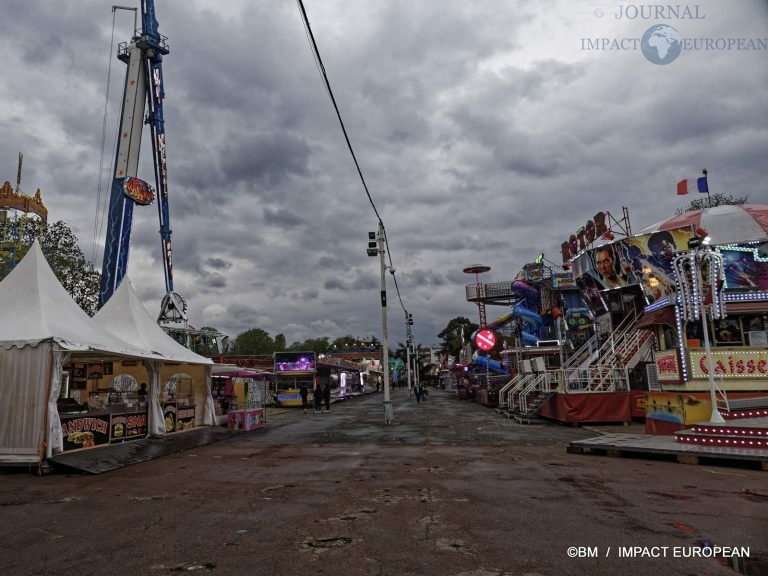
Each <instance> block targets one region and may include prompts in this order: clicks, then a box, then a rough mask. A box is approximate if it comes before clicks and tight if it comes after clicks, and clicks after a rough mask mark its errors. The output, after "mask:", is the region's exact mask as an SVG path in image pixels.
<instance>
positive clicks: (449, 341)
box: [437, 316, 479, 358]
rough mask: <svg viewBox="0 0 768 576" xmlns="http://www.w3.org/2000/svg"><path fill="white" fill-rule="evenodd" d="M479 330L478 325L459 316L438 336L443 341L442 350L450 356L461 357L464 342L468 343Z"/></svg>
mask: <svg viewBox="0 0 768 576" xmlns="http://www.w3.org/2000/svg"><path fill="white" fill-rule="evenodd" d="M478 328H479V325H478V324H475V323H474V322H471V321H470V320H469V319H468V318H465V317H464V316H457V317H456V318H454V319H452V320H451V321H450V322H448V325H447V326H446V327H445V328H443V330H441V331H440V333H439V334H438V335H437V337H438V338H440V339H441V340H442V344H441V346H442V349H443V350H445V351H446V352H447V353H448V354H451V355H452V356H455V357H456V358H458V357H459V351H460V350H461V344H462V341H468V340H469V337H470V335H471V334H472V333H473V332H474V331H475V330H477V329H478Z"/></svg>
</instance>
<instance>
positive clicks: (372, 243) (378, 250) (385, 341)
mask: <svg viewBox="0 0 768 576" xmlns="http://www.w3.org/2000/svg"><path fill="white" fill-rule="evenodd" d="M384 252H385V250H384V223H383V222H382V221H381V220H379V231H378V233H376V232H368V251H367V253H368V256H371V257H375V256H376V255H377V254H378V256H379V259H380V262H381V346H382V358H381V363H382V364H383V368H384V423H385V424H391V423H392V400H391V399H390V393H389V338H388V335H387V332H388V331H387V282H386V276H385V274H384V272H385V271H386V269H387V265H386V263H385V262H384ZM390 272H391V273H392V274H394V273H395V270H394V268H391V269H390Z"/></svg>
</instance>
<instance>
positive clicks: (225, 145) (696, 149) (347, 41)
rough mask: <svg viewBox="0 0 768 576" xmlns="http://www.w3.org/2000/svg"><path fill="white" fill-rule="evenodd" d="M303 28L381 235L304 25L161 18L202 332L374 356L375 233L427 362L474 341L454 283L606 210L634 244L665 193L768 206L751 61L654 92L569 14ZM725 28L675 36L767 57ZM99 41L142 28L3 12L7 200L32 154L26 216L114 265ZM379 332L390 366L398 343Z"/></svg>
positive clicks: (762, 121)
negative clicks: (260, 332) (355, 345)
mask: <svg viewBox="0 0 768 576" xmlns="http://www.w3.org/2000/svg"><path fill="white" fill-rule="evenodd" d="M305 6H306V9H307V12H308V14H309V18H310V21H311V23H312V27H313V32H314V34H315V36H316V39H317V41H318V44H319V47H320V51H321V54H322V56H323V60H324V64H325V67H326V70H327V72H328V74H329V78H330V82H331V86H332V88H333V90H334V94H335V97H336V100H337V104H338V105H339V108H340V110H341V113H342V116H343V118H344V121H345V125H346V127H347V130H348V135H349V137H350V141H351V142H352V145H353V148H354V150H355V152H356V154H357V158H358V161H359V163H360V167H361V170H362V172H363V174H364V176H365V179H366V183H367V185H368V188H369V192H370V194H371V197H372V199H373V202H374V204H375V206H376V209H377V211H378V212H377V213H374V210H373V207H372V206H371V203H370V201H369V199H368V197H367V195H366V193H365V190H364V188H363V186H362V183H361V181H360V178H359V174H358V172H357V167H356V166H355V165H354V162H353V161H352V159H351V157H350V154H349V151H348V149H347V145H346V142H345V140H344V136H343V134H342V132H341V129H340V127H339V125H338V120H337V118H336V115H335V111H334V109H333V106H332V104H331V102H330V100H329V98H328V94H327V93H326V92H325V89H324V87H323V84H322V81H321V79H320V74H319V72H318V70H317V68H316V66H315V62H314V59H313V57H312V54H311V52H310V49H309V47H308V44H307V39H306V36H305V32H304V30H303V27H302V25H301V21H300V18H299V15H298V11H297V9H296V6H295V5H294V4H293V3H274V2H266V1H263V0H261V1H257V0H247V1H242V2H237V1H232V2H213V1H212V0H190V1H189V2H166V1H164V0H156V10H157V17H158V21H159V25H160V32H161V33H163V34H165V35H167V36H168V38H169V42H170V48H171V52H170V54H169V55H168V56H166V57H165V58H164V69H163V72H164V79H165V82H166V100H165V103H164V108H165V128H166V137H167V154H168V173H169V197H170V226H171V229H172V230H173V235H172V240H173V248H174V282H175V286H174V287H175V289H176V291H178V292H179V293H181V294H182V295H184V296H185V297H187V298H188V300H189V303H190V319H191V324H192V325H193V326H215V327H217V328H219V329H221V330H223V331H225V332H226V333H229V334H231V335H233V336H235V335H237V334H238V333H240V332H243V331H245V330H247V329H250V328H253V327H260V328H262V329H264V330H267V331H268V332H269V333H270V334H272V335H275V334H277V333H281V332H282V333H285V334H286V337H287V339H288V341H289V342H292V341H296V340H301V339H306V338H310V337H319V336H330V337H338V336H341V335H345V334H353V335H355V336H360V337H364V336H371V335H376V336H377V337H380V332H381V326H380V323H381V316H380V314H381V310H380V301H379V290H380V263H379V262H380V261H379V259H378V258H369V257H368V256H367V255H366V252H365V250H366V244H367V241H368V238H367V235H368V231H371V230H376V229H377V227H378V219H379V217H381V219H382V220H383V221H384V224H385V226H386V232H387V239H388V246H387V254H386V263H387V265H389V261H390V259H391V261H392V264H393V266H394V267H395V269H396V278H397V281H398V287H399V289H400V291H401V295H402V298H403V305H404V306H405V307H406V308H407V309H409V310H411V311H413V312H414V314H415V321H416V322H415V326H414V328H415V332H416V340H417V341H418V342H421V343H423V344H433V343H435V342H436V340H437V339H436V334H437V333H438V332H439V331H440V330H442V329H443V328H444V327H445V325H446V324H447V323H448V321H449V320H450V319H451V318H453V317H455V316H465V317H468V318H470V319H472V320H473V321H476V320H477V307H476V306H475V305H474V304H472V303H469V302H467V301H466V294H465V286H466V285H469V284H472V283H473V282H474V277H473V276H472V275H468V274H464V273H463V272H462V270H463V268H464V267H465V266H467V265H469V264H473V263H478V262H479V263H483V264H487V265H489V266H491V271H490V272H488V273H486V274H484V275H482V279H483V281H486V282H500V281H508V280H511V279H512V278H514V277H515V275H516V273H517V272H518V270H519V269H520V268H521V267H522V266H523V265H524V264H525V263H526V262H529V261H530V260H531V259H532V258H534V257H535V256H536V255H537V254H539V253H541V252H543V253H545V254H546V257H547V258H548V259H550V260H555V261H557V259H558V256H559V245H560V243H561V242H562V241H563V240H564V239H565V238H567V236H568V235H569V234H570V233H572V232H573V231H575V230H576V229H578V228H579V227H580V226H582V225H583V223H584V222H585V221H586V220H587V219H588V218H591V217H592V216H593V215H594V214H595V213H596V212H598V211H600V210H604V211H610V212H611V213H612V214H613V215H614V216H616V217H617V218H620V217H621V216H622V210H623V208H624V207H626V208H627V210H628V212H629V214H630V215H631V219H632V224H633V226H634V227H635V228H637V227H641V226H643V225H645V224H648V223H650V222H653V221H657V220H660V219H661V218H664V217H667V216H669V215H671V214H673V213H674V211H675V210H676V209H677V208H679V207H681V206H683V205H685V204H687V202H685V201H684V200H681V199H680V198H679V197H676V195H675V193H674V184H675V182H677V181H678V180H679V179H681V178H685V177H690V176H692V175H695V174H696V173H697V172H698V170H700V169H701V168H702V167H704V166H707V167H708V168H709V169H710V183H711V186H712V187H718V189H719V190H722V191H724V192H725V193H728V194H734V195H736V196H744V195H747V194H749V195H750V200H751V201H752V202H763V203H768V193H767V192H766V189H765V187H764V186H762V185H761V184H760V182H763V181H765V161H764V151H765V150H766V149H768V100H766V98H765V97H764V94H765V93H766V89H767V88H768V68H766V67H765V53H764V52H763V53H751V54H750V53H746V52H737V51H732V52H722V53H712V52H710V53H706V52H698V53H696V52H687V53H684V54H682V55H681V56H680V58H679V59H678V60H677V61H675V62H674V63H672V64H670V65H668V66H656V65H653V64H650V63H649V62H647V61H646V60H645V59H644V57H643V56H642V55H641V54H640V52H639V51H635V52H612V53H609V52H596V51H592V52H589V51H583V50H581V38H584V37H594V36H599V37H604V36H614V35H615V36H619V37H623V36H625V35H633V34H635V33H637V32H640V33H642V31H644V30H645V29H646V28H647V26H645V27H643V26H639V25H638V23H634V24H633V23H628V22H620V23H617V22H608V21H607V19H602V20H599V21H598V20H597V19H596V18H594V17H593V16H592V17H587V16H584V17H581V16H580V15H579V10H581V7H580V6H577V5H576V4H574V3H572V2H568V1H558V2H552V3H547V4H546V5H545V4H543V3H533V2H523V1H514V0H511V1H509V2H503V3H500V2H475V3H469V2H458V1H449V0H445V1H441V2H434V1H423V2H416V3H414V2H410V1H405V0H402V1H401V0H384V1H371V2H365V3H354V2H347V3H339V2H335V1H323V2H319V1H317V0H311V1H308V2H307V1H305ZM724 6H725V5H724V4H721V3H716V2H712V1H711V0H707V1H706V2H704V4H702V10H704V11H705V12H706V14H707V18H706V20H704V21H700V22H696V21H689V22H680V23H677V24H678V26H679V28H678V29H679V30H680V32H681V34H684V35H686V36H690V37H692V36H695V35H698V36H701V37H703V36H706V35H710V36H715V37H716V36H717V35H723V34H730V35H733V36H738V37H741V36H744V37H750V36H752V37H764V36H765V31H766V29H767V28H768V22H767V20H768V13H767V12H766V8H765V3H763V2H759V1H756V0H755V1H750V0H747V1H744V2H742V3H740V5H739V6H740V8H739V9H738V10H735V9H732V8H729V7H724ZM113 20H114V22H115V43H116V42H117V41H125V40H128V39H129V36H130V33H131V30H132V28H133V14H132V13H131V12H126V11H123V10H119V11H118V12H117V13H114V14H113V13H112V12H111V5H108V4H104V3H103V2H97V1H96V0H81V1H78V2H63V3H61V2H60V3H51V2H40V1H39V0H23V1H22V0H9V1H8V2H5V3H4V5H3V18H2V19H0V53H2V55H3V63H4V77H5V78H6V81H5V82H4V83H2V85H0V101H2V102H3V106H2V107H0V133H2V134H3V138H1V139H0V182H2V181H5V180H13V179H14V178H15V173H16V161H17V155H18V152H19V150H21V151H23V152H24V154H25V165H24V166H25V167H24V176H23V181H22V185H23V188H24V190H25V191H27V192H29V191H32V192H34V190H35V189H37V188H38V187H39V188H41V189H42V192H43V197H44V199H45V201H46V204H47V205H48V207H49V212H50V215H51V218H52V219H53V220H59V219H61V220H64V221H66V222H67V223H68V224H69V225H70V226H71V227H72V228H73V230H75V231H76V233H77V235H78V238H79V239H80V242H81V246H83V248H84V249H85V250H84V251H85V252H86V254H87V255H88V257H90V255H91V253H92V248H93V247H94V245H98V244H99V243H103V241H104V240H103V234H104V228H103V222H102V223H101V225H96V224H95V222H94V221H95V219H96V214H97V210H96V199H97V197H98V194H99V192H101V194H102V195H101V202H102V204H103V202H104V200H105V198H106V196H107V195H108V193H109V185H110V180H111V177H110V175H109V170H110V168H109V166H110V165H111V163H112V161H113V158H114V150H113V148H112V143H113V142H114V141H115V138H116V130H117V123H118V116H119V110H118V106H119V103H118V102H117V101H118V100H119V98H120V95H121V94H122V83H123V74H124V65H123V64H122V63H120V62H118V61H117V60H116V59H115V46H109V42H110V37H111V36H112V23H113ZM640 24H642V25H645V24H650V23H646V22H643V23H640ZM635 27H636V28H637V30H635V29H634V28H635ZM640 28H642V30H640ZM110 53H111V62H110ZM110 69H111V82H110V84H109V87H110V89H109V98H107V90H106V89H107V75H108V72H110ZM107 100H108V102H107ZM105 108H106V109H107V110H106V118H105ZM102 136H103V138H104V141H105V145H104V147H102ZM150 154H151V145H150V143H149V141H148V139H146V138H145V140H144V142H143V144H142V161H141V164H140V169H139V174H140V177H143V178H144V179H146V180H148V181H150V182H151V181H153V167H152V162H151V159H150V158H149V156H150ZM101 166H104V167H105V169H104V172H102V173H101V178H100V172H99V170H100V167H101ZM105 175H106V176H105ZM100 181H101V183H102V184H101V188H100V189H99V182H100ZM713 189H714V188H713ZM685 200H687V198H686V199H685ZM102 217H103V215H102ZM158 227H159V225H158V216H157V207H156V206H150V207H147V208H142V209H138V208H137V209H136V210H135V212H134V223H133V232H132V236H131V258H130V262H129V274H130V276H131V278H132V281H133V283H134V287H135V288H136V289H137V290H138V291H139V293H140V295H141V298H142V300H143V301H144V302H145V304H146V306H147V308H148V309H151V310H152V311H153V312H154V310H155V308H156V307H157V303H158V302H159V301H160V298H161V296H162V293H163V292H164V283H163V273H162V261H161V252H160V236H159V234H158ZM97 247H98V246H97ZM100 264H101V263H100V254H99V260H98V262H97V266H100ZM386 278H387V288H388V294H389V301H390V303H391V306H392V314H393V315H397V314H400V313H401V312H402V310H400V302H399V301H396V300H397V298H396V295H395V291H394V286H393V283H392V277H391V274H390V273H389V272H387V273H386ZM500 312H501V311H500ZM390 329H391V332H390V334H391V339H392V340H393V341H404V339H405V338H404V334H403V328H402V326H401V323H399V322H395V321H393V322H392V323H391V324H390Z"/></svg>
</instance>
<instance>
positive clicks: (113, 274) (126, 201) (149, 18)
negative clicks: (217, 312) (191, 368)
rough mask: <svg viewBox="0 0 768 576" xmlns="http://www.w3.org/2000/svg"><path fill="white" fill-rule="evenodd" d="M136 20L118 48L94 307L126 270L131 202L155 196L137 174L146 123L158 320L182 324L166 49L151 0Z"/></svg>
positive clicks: (147, 201)
mask: <svg viewBox="0 0 768 576" xmlns="http://www.w3.org/2000/svg"><path fill="white" fill-rule="evenodd" d="M118 8H121V7H119V6H113V8H112V10H113V11H114V10H116V9H118ZM133 10H135V9H133ZM141 23H142V28H141V29H138V30H136V31H135V32H134V36H133V38H132V40H131V42H130V43H121V44H120V46H119V47H118V56H117V57H118V59H119V60H121V61H122V62H125V63H126V64H127V65H128V69H127V71H126V76H125V87H124V91H123V105H122V112H121V117H120V137H119V139H118V144H117V152H116V156H115V169H114V174H113V180H112V187H111V192H110V200H109V212H108V219H107V235H106V240H105V245H104V260H103V264H102V272H101V289H100V292H99V307H101V306H103V305H104V303H106V302H107V300H109V298H110V297H111V296H112V294H113V293H114V291H115V290H116V289H117V287H118V286H119V285H120V282H121V281H122V280H123V277H124V276H125V274H126V271H127V268H128V251H129V244H130V237H131V223H132V220H133V206H134V204H139V205H147V204H151V203H152V201H153V200H154V195H155V194H154V191H153V190H152V187H151V186H149V185H148V184H147V183H146V182H144V181H142V180H139V179H138V178H137V177H136V176H137V171H138V165H139V151H140V148H141V136H142V129H143V126H144V124H145V123H146V124H149V127H150V130H151V140H152V151H153V161H154V172H155V187H156V190H157V201H158V202H157V209H158V215H159V217H160V238H161V245H162V259H163V269H164V273H165V296H164V297H163V301H162V304H161V309H160V314H159V316H158V322H160V323H164V322H166V323H167V322H171V323H175V322H183V323H186V321H187V304H186V301H185V300H184V298H182V297H181V296H180V295H179V294H177V293H176V292H174V290H173V259H172V251H171V227H170V217H169V211H168V170H167V165H166V145H165V122H164V119H163V100H164V99H165V89H164V86H163V56H165V55H166V54H168V52H169V50H168V42H167V38H166V37H165V36H163V35H161V34H160V33H159V32H158V30H157V28H158V22H157V18H155V6H154V2H153V0H142V2H141ZM145 112H146V116H145Z"/></svg>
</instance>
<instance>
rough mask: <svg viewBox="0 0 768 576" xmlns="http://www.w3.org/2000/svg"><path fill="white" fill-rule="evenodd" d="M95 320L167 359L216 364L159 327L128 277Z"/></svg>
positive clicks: (113, 332) (127, 339)
mask: <svg viewBox="0 0 768 576" xmlns="http://www.w3.org/2000/svg"><path fill="white" fill-rule="evenodd" d="M93 319H94V321H95V323H96V324H97V325H98V326H99V327H101V328H102V329H104V330H106V331H108V332H110V333H111V334H113V335H114V336H117V337H119V338H122V339H124V340H126V341H128V342H130V343H131V344H133V345H134V346H136V347H138V348H141V349H143V350H149V351H151V352H152V353H153V354H154V355H155V356H156V357H158V358H162V359H163V360H167V361H169V362H184V363H187V364H213V360H211V359H210V358H206V357H205V356H200V355H199V354H195V353H194V352H192V350H189V349H188V348H185V347H184V346H182V345H181V344H179V343H178V342H176V341H175V340H174V339H173V338H171V337H170V336H169V335H168V334H166V333H165V331H164V330H163V329H162V328H160V326H158V324H157V322H156V321H155V320H154V319H153V318H152V317H151V316H150V315H149V312H147V309H146V308H144V305H143V304H142V303H141V302H140V301H139V297H138V296H137V295H136V292H135V290H134V289H133V286H132V285H131V281H130V280H129V279H128V277H127V276H126V277H124V278H123V281H122V282H121V283H120V286H119V287H118V288H117V290H115V292H114V294H112V297H111V298H110V299H109V300H108V301H107V303H106V304H104V306H102V307H101V310H99V311H98V312H97V313H96V315H95V316H94V317H93Z"/></svg>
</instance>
